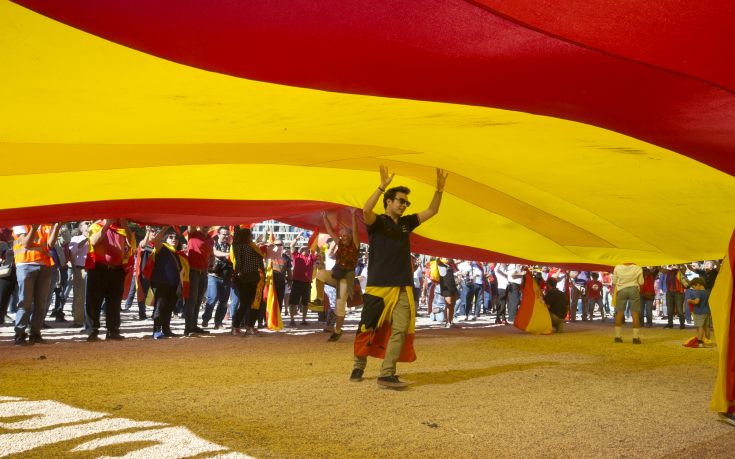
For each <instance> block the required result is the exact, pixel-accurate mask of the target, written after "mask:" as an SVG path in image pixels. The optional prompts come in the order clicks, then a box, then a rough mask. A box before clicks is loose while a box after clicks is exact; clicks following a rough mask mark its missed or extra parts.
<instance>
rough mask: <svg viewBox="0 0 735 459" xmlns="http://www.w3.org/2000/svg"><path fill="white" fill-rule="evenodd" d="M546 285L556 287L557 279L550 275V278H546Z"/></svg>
mask: <svg viewBox="0 0 735 459" xmlns="http://www.w3.org/2000/svg"><path fill="white" fill-rule="evenodd" d="M546 285H548V286H549V287H552V288H556V279H554V278H553V277H549V278H548V279H546Z"/></svg>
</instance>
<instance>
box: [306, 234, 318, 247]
mask: <svg viewBox="0 0 735 459" xmlns="http://www.w3.org/2000/svg"><path fill="white" fill-rule="evenodd" d="M306 245H307V247H309V250H311V251H312V252H316V251H317V250H318V249H319V229H318V228H316V229H314V231H312V233H311V236H309V242H308V243H307V244H306Z"/></svg>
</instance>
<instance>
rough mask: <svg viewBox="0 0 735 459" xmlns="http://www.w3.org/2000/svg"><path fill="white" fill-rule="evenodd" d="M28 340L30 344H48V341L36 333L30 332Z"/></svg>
mask: <svg viewBox="0 0 735 459" xmlns="http://www.w3.org/2000/svg"><path fill="white" fill-rule="evenodd" d="M28 342H30V343H31V344H48V341H46V340H45V339H43V337H42V336H41V335H40V334H38V335H33V334H32V335H31V336H29V337H28Z"/></svg>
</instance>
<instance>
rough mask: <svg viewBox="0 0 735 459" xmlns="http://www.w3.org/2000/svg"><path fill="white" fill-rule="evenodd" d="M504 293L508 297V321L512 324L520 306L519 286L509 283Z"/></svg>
mask: <svg viewBox="0 0 735 459" xmlns="http://www.w3.org/2000/svg"><path fill="white" fill-rule="evenodd" d="M506 292H507V295H508V321H509V322H513V321H515V320H516V314H517V313H518V306H519V305H520V304H521V286H520V285H518V284H514V283H512V282H510V283H508V288H507V289H506Z"/></svg>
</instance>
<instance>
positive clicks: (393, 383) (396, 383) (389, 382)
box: [378, 375, 411, 389]
mask: <svg viewBox="0 0 735 459" xmlns="http://www.w3.org/2000/svg"><path fill="white" fill-rule="evenodd" d="M410 384H411V383H410V382H408V381H401V380H400V379H398V376H396V375H393V376H381V377H379V378H378V385H379V386H383V387H389V388H391V389H403V388H404V387H408V386H409V385H410Z"/></svg>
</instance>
